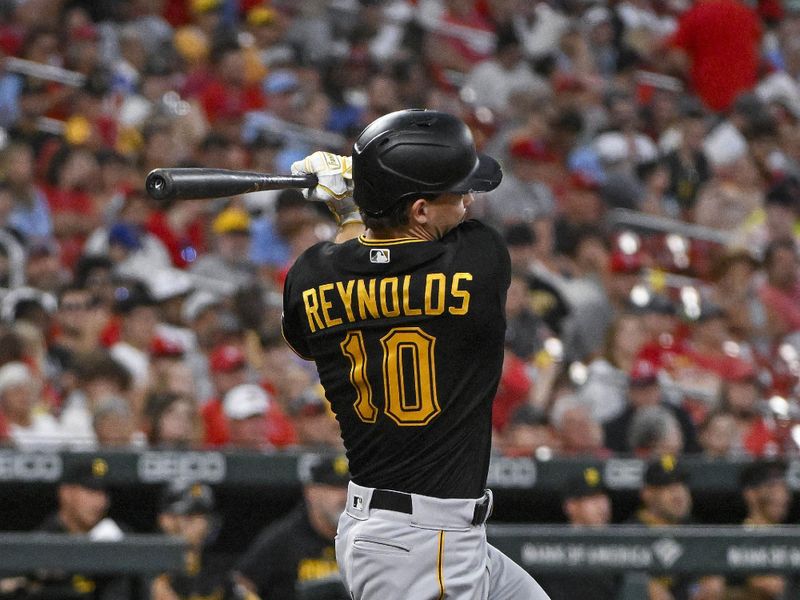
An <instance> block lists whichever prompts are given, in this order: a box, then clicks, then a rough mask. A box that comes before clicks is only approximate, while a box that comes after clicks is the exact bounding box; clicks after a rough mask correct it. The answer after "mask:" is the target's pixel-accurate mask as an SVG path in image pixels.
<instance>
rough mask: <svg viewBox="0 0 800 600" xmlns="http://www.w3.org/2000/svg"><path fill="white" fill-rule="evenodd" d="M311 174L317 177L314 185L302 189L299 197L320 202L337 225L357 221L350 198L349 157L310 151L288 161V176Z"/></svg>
mask: <svg viewBox="0 0 800 600" xmlns="http://www.w3.org/2000/svg"><path fill="white" fill-rule="evenodd" d="M312 173H313V174H314V175H316V176H317V180H318V183H317V185H316V187H314V188H311V189H305V190H303V196H305V197H306V198H308V199H309V200H311V201H314V202H324V203H325V204H326V205H327V206H328V209H329V210H330V211H331V213H333V216H334V217H335V218H336V222H337V223H338V224H339V225H340V226H341V225H344V224H345V223H351V222H354V221H361V214H360V213H359V212H358V207H357V206H356V203H355V202H354V201H353V166H352V161H351V159H350V157H349V156H340V155H338V154H332V153H331V152H314V154H311V155H310V156H306V157H305V158H304V159H303V160H298V161H297V162H294V163H292V175H310V174H312Z"/></svg>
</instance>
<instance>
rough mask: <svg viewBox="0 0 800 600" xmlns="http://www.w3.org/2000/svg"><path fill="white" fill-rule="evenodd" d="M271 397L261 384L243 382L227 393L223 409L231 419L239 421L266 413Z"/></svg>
mask: <svg viewBox="0 0 800 600" xmlns="http://www.w3.org/2000/svg"><path fill="white" fill-rule="evenodd" d="M269 403H270V397H269V394H267V392H266V391H264V389H263V388H262V387H261V386H258V385H256V384H254V383H243V384H241V385H237V386H236V387H235V388H232V389H231V390H230V391H229V392H228V393H227V394H225V400H224V401H223V402H222V411H223V412H224V413H225V416H226V417H228V418H229V419H233V420H235V421H239V420H241V419H249V418H250V417H257V416H259V415H263V414H266V412H267V408H269Z"/></svg>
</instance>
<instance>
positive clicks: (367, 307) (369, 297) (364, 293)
mask: <svg viewBox="0 0 800 600" xmlns="http://www.w3.org/2000/svg"><path fill="white" fill-rule="evenodd" d="M366 285H367V284H366V283H364V280H363V279H359V280H358V282H357V283H356V296H357V297H358V316H360V317H361V320H362V321H366V320H367V312H366V311H369V316H370V317H372V318H373V319H377V318H379V317H380V313H379V312H378V297H377V295H376V294H375V280H374V279H370V280H369V290H368V289H367V287H366Z"/></svg>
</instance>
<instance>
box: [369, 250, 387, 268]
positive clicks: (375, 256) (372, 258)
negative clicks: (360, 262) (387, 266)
mask: <svg viewBox="0 0 800 600" xmlns="http://www.w3.org/2000/svg"><path fill="white" fill-rule="evenodd" d="M369 262H371V263H378V264H384V263H388V262H389V249H388V248H372V249H371V250H370V251H369Z"/></svg>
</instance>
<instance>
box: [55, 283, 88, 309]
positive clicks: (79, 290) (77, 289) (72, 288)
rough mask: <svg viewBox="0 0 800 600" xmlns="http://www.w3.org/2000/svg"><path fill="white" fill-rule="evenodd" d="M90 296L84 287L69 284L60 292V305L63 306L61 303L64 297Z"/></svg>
mask: <svg viewBox="0 0 800 600" xmlns="http://www.w3.org/2000/svg"><path fill="white" fill-rule="evenodd" d="M72 293H75V294H88V293H89V290H87V289H86V288H85V287H84V286H82V285H78V284H77V283H68V284H67V285H65V286H63V287H62V288H61V289H59V290H58V296H57V298H58V304H59V305H60V304H61V301H62V300H63V299H64V296H66V295H67V294H72Z"/></svg>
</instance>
